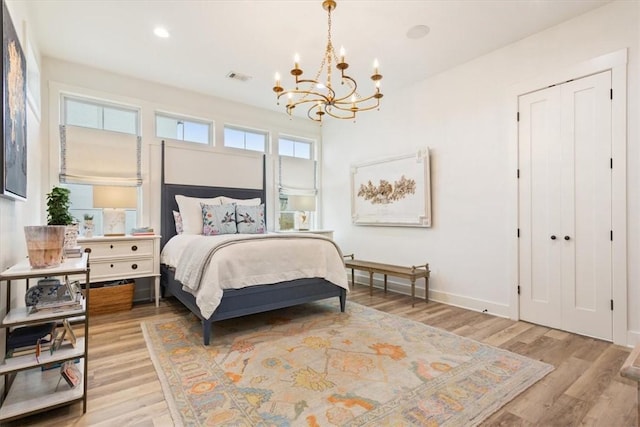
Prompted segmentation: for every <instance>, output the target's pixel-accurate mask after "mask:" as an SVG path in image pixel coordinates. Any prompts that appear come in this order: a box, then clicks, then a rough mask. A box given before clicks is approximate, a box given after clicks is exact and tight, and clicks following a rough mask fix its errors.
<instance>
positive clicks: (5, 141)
mask: <svg viewBox="0 0 640 427" xmlns="http://www.w3.org/2000/svg"><path fill="white" fill-rule="evenodd" d="M26 70H27V67H26V60H25V56H24V52H23V51H22V47H21V46H20V40H19V39H18V33H17V32H16V29H15V27H14V25H13V22H12V21H11V16H10V15H9V10H8V9H7V5H6V2H5V1H4V0H2V94H3V96H2V122H1V123H2V124H1V125H0V131H1V132H0V133H1V134H2V150H0V162H1V163H2V180H1V181H2V182H1V183H0V184H1V185H0V196H5V197H10V198H13V199H18V200H26V199H27V78H26Z"/></svg>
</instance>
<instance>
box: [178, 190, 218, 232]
mask: <svg viewBox="0 0 640 427" xmlns="http://www.w3.org/2000/svg"><path fill="white" fill-rule="evenodd" d="M176 202H177V203H178V209H179V210H180V216H181V217H182V229H183V231H182V232H183V233H184V234H202V206H201V205H200V203H204V204H205V205H221V204H222V196H219V197H213V198H211V199H199V198H197V197H187V196H182V195H179V194H178V195H176Z"/></svg>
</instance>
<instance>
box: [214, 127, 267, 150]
mask: <svg viewBox="0 0 640 427" xmlns="http://www.w3.org/2000/svg"><path fill="white" fill-rule="evenodd" d="M267 135H268V134H267V132H261V131H256V130H249V129H242V128H237V127H232V126H225V127H224V146H225V147H232V148H240V149H243V150H251V151H259V152H261V153H264V152H266V148H267Z"/></svg>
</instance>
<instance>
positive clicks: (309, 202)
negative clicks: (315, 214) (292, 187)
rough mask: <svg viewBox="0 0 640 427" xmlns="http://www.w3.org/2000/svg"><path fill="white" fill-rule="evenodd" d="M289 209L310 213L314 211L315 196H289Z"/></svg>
mask: <svg viewBox="0 0 640 427" xmlns="http://www.w3.org/2000/svg"><path fill="white" fill-rule="evenodd" d="M289 209H291V210H294V211H305V212H312V211H315V210H316V198H315V196H289Z"/></svg>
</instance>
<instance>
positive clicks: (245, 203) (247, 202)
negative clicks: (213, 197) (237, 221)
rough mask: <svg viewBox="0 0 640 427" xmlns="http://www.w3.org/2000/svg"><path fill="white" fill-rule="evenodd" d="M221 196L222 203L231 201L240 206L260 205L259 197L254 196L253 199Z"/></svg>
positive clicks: (227, 203) (225, 203)
mask: <svg viewBox="0 0 640 427" xmlns="http://www.w3.org/2000/svg"><path fill="white" fill-rule="evenodd" d="M220 197H221V198H222V204H223V205H230V204H231V203H235V204H236V205H240V206H260V204H261V203H262V200H261V199H260V197H256V198H255V199H232V198H231V197H227V196H220Z"/></svg>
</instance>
